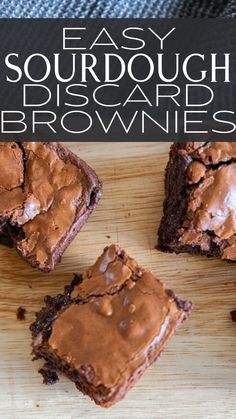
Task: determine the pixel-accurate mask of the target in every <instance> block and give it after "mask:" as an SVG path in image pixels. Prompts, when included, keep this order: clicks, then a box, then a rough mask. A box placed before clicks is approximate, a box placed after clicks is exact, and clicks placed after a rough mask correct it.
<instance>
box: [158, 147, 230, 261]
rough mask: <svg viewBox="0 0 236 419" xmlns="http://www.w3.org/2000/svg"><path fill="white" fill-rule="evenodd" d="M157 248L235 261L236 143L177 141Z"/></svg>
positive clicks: (172, 158) (168, 173) (170, 163)
mask: <svg viewBox="0 0 236 419" xmlns="http://www.w3.org/2000/svg"><path fill="white" fill-rule="evenodd" d="M158 248H159V249H160V250H163V251H169V252H176V253H180V252H189V253H197V254H203V255H207V256H220V257H221V258H222V259H225V260H231V261H234V260H236V142H186V143H183V142H179V143H176V144H173V145H172V147H171V150H170V157H169V162H168V164H167V168H166V199H165V202H164V215H163V218H162V221H161V224H160V227H159V231H158Z"/></svg>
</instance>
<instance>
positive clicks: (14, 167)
mask: <svg viewBox="0 0 236 419" xmlns="http://www.w3.org/2000/svg"><path fill="white" fill-rule="evenodd" d="M71 154H72V153H71ZM0 163H1V174H0V220H5V221H7V222H8V223H9V225H10V226H17V227H20V228H21V234H20V239H18V238H17V237H16V238H15V241H16V247H17V249H18V251H20V253H22V255H23V256H25V257H27V258H30V259H32V260H33V261H34V262H35V263H36V264H38V266H39V267H42V268H43V267H44V266H45V264H47V261H48V258H50V257H51V254H52V253H53V252H54V251H55V249H56V247H57V245H58V243H60V241H61V240H62V239H63V238H64V237H65V236H66V234H67V232H68V231H69V229H70V227H71V225H72V224H73V222H74V220H75V219H76V217H77V216H78V214H81V215H82V214H83V212H84V211H85V209H86V204H87V203H88V201H89V192H90V191H89V190H88V187H87V180H86V177H85V174H84V171H83V170H82V169H81V167H79V164H78V163H77V162H75V159H74V160H73V158H71V155H70V154H69V153H68V151H67V150H66V149H65V148H63V147H60V145H58V144H56V143H42V142H23V143H1V144H0Z"/></svg>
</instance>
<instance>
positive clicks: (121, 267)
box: [30, 245, 191, 407]
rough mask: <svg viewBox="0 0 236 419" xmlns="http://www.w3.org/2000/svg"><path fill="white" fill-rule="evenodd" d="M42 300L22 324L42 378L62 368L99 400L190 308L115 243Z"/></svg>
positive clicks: (109, 398) (154, 352)
mask: <svg viewBox="0 0 236 419" xmlns="http://www.w3.org/2000/svg"><path fill="white" fill-rule="evenodd" d="M45 303H46V306H45V307H44V308H42V310H41V311H40V312H39V313H37V314H36V320H35V322H34V323H32V325H31V326H30V329H31V333H32V338H33V343H32V348H33V354H34V357H35V358H36V359H39V358H43V359H44V360H45V365H44V366H43V367H42V368H41V370H40V372H41V374H42V375H43V378H44V383H46V384H52V383H54V382H56V381H57V379H58V375H57V373H58V372H62V373H64V374H65V375H66V376H67V377H68V378H69V379H70V380H71V381H73V382H74V383H75V385H76V387H77V388H78V389H79V390H80V391H81V392H82V393H84V394H86V395H88V396H89V397H90V398H91V399H92V400H94V401H95V403H96V404H98V405H100V406H102V407H109V406H111V405H113V404H114V403H116V402H118V401H119V400H121V399H122V398H123V397H124V396H125V394H126V393H127V391H128V390H129V389H130V388H131V387H132V386H133V385H134V384H135V383H136V382H137V381H138V379H139V378H140V377H141V375H142V374H143V373H144V371H145V370H146V369H147V367H148V366H149V365H151V364H152V363H153V362H154V361H155V360H156V359H157V358H158V357H159V356H160V354H161V352H162V351H163V349H164V348H165V346H166V344H167V342H168V340H169V339H170V337H171V336H172V335H173V334H174V332H175V330H176V328H177V327H178V326H179V325H180V324H181V323H182V322H183V320H184V319H185V318H187V317H188V315H189V314H190V310H191V302H189V301H183V300H181V299H180V298H178V297H176V296H175V294H174V293H173V292H172V291H170V290H168V289H166V287H165V285H164V284H163V283H162V282H161V281H160V280H159V279H158V278H156V276H155V275H154V274H153V273H152V272H150V271H148V270H146V269H144V268H142V267H141V266H140V265H139V264H138V263H137V262H136V261H135V260H134V259H132V258H131V257H129V256H128V255H127V254H126V252H124V250H123V249H121V248H120V247H119V246H117V245H110V246H109V247H107V248H105V249H104V252H103V254H102V255H101V256H100V257H99V258H98V259H97V261H96V262H95V264H94V265H93V266H91V267H90V268H89V269H88V270H87V271H86V272H84V274H83V275H75V277H74V280H73V281H72V283H71V285H69V286H67V287H65V290H64V293H63V294H60V295H58V296H56V297H49V296H48V297H45Z"/></svg>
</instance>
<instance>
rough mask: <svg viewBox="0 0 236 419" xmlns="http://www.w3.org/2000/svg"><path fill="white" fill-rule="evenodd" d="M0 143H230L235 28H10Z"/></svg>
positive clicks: (130, 24) (186, 24)
mask: <svg viewBox="0 0 236 419" xmlns="http://www.w3.org/2000/svg"><path fill="white" fill-rule="evenodd" d="M0 39H1V50H0V103H1V109H0V136H1V138H0V139H1V140H5V141H6V140H12V139H14V140H15V139H19V140H22V139H23V140H26V141H29V140H45V141H53V140H61V141H165V140H166V141H170V140H174V141H175V140H188V139H191V140H192V139H196V140H198V139H200V140H202V139H204V140H205V139H206V140H208V139H211V140H214V139H216V140H219V139H220V140H223V141H224V140H225V141H228V140H232V139H234V138H235V136H236V113H235V112H236V94H235V93H236V83H235V79H236V54H235V39H236V21H235V20H234V19H227V20H226V19H207V20H203V19H201V20H200V19H199V20H198V19H179V20H177V19H153V20H152V19H150V20H149V19H145V20H142V19H140V20H139V19H107V20H104V19H99V20H94V19H93V20H89V19H88V20H85V19H80V20H78V19H70V20H68V19H60V20H59V19H40V20H37V19H20V20H16V19H11V20H1V25H0Z"/></svg>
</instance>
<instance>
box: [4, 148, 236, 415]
mask: <svg viewBox="0 0 236 419" xmlns="http://www.w3.org/2000/svg"><path fill="white" fill-rule="evenodd" d="M68 146H69V147H70V148H71V149H72V150H73V151H74V152H75V153H78V154H79V155H80V156H81V157H82V158H83V159H85V160H86V161H87V162H88V163H89V164H90V165H91V166H92V167H93V168H94V169H95V170H96V172H97V173H98V175H99V176H100V177H101V179H102V181H103V184H104V194H103V199H102V201H101V202H100V204H99V206H98V208H97V210H96V211H95V212H94V213H93V215H92V216H91V217H90V219H89V221H88V222H87V224H86V225H85V226H84V228H83V229H82V231H81V232H80V233H79V234H78V236H77V238H76V239H75V240H74V241H73V242H72V244H71V245H70V247H69V248H68V250H67V251H66V252H65V254H64V256H63V258H62V262H61V264H60V265H59V266H58V267H57V268H56V269H55V271H54V272H52V273H50V274H43V273H40V272H38V271H36V270H34V269H32V268H30V267H29V266H28V265H27V264H26V263H25V262H24V261H23V260H21V258H20V257H19V256H18V255H17V254H16V253H15V251H14V250H9V249H6V248H1V249H0V278H1V286H0V418H2V419H6V418H22V419H26V418H43V419H47V418H50V419H53V418H56V419H57V418H66V419H70V418H74V419H75V418H89V419H100V418H109V419H113V418H122V419H129V418H134V419H137V418H142V419H143V418H147V419H152V418H155V419H159V418H160V419H177V418H181V419H182V418H183V419H192V418H204V419H205V418H214V419H218V418H219V419H222V418H236V401H235V392H236V324H235V323H232V321H231V319H230V314H229V313H230V310H232V309H234V308H236V265H235V264H227V263H226V262H222V261H221V260H218V259H207V258H205V257H199V256H189V255H179V256H177V255H172V254H164V253H160V252H158V251H157V250H155V249H154V246H155V244H156V231H157V227H158V223H159V221H160V218H161V214H162V202H163V197H164V188H163V175H164V168H165V165H166V162H167V158H168V149H169V144H167V143H156V144H155V143H127V144H122V143H115V144H112V143H97V144H95V143H93V144H92V143H91V144H89V143H86V144H82V143H77V144H76V143H69V144H68ZM111 242H115V243H119V244H120V245H121V246H123V247H124V248H125V249H126V250H127V252H128V253H129V254H130V255H131V256H133V257H135V258H136V259H137V260H138V261H139V262H140V263H141V264H143V266H146V267H148V268H151V269H152V270H153V271H154V272H155V273H156V274H157V275H158V276H159V277H160V278H161V279H162V280H164V281H165V282H166V283H167V285H168V286H169V287H170V288H172V289H174V290H175V292H176V293H177V294H178V295H180V296H182V297H184V298H188V299H191V300H192V301H193V303H194V310H193V312H192V315H191V317H190V319H189V321H187V322H185V323H184V325H183V326H182V327H181V328H180V329H179V331H178V332H177V334H176V336H174V338H172V340H171V342H170V343H169V345H168V347H167V349H166V350H165V352H164V354H163V355H162V357H161V359H160V360H159V362H158V363H157V364H155V365H153V366H152V367H151V368H150V369H149V370H148V371H146V373H145V375H144V376H143V378H142V379H141V380H140V381H139V383H138V384H137V385H136V386H135V387H134V388H133V389H132V390H131V391H130V392H129V393H128V395H127V397H126V398H125V399H124V400H123V401H121V402H120V403H118V404H117V405H116V406H114V407H112V408H110V409H108V410H106V409H102V408H99V407H96V406H95V405H94V404H93V402H91V401H90V399H89V398H87V397H85V396H83V395H81V393H79V392H78V391H77V390H76V389H75V387H74V385H73V384H72V383H71V382H69V381H68V380H67V379H65V378H61V380H60V382H59V383H57V384H56V385H55V386H48V387H47V386H45V385H43V384H42V378H41V376H40V375H39V374H38V372H37V370H38V368H39V366H40V365H41V363H40V362H34V363H32V362H31V355H30V351H31V349H30V343H31V339H30V333H29V330H28V327H29V324H30V323H31V322H32V321H33V319H34V313H35V311H37V310H39V308H40V307H41V306H42V304H43V297H44V295H46V294H51V295H53V294H57V293H60V292H61V291H62V289H63V286H64V284H66V283H69V282H70V281H71V278H72V273H73V272H82V271H83V270H84V269H85V268H87V267H88V266H89V265H90V264H92V263H93V262H94V260H95V259H96V258H97V256H98V255H99V254H100V253H101V251H102V250H103V248H104V246H105V245H107V244H109V243H111ZM19 306H23V307H24V308H26V310H27V313H26V320H25V321H18V320H16V310H17V308H18V307H19Z"/></svg>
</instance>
